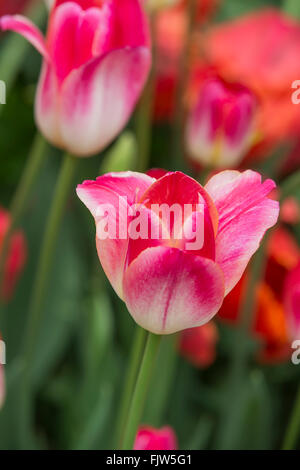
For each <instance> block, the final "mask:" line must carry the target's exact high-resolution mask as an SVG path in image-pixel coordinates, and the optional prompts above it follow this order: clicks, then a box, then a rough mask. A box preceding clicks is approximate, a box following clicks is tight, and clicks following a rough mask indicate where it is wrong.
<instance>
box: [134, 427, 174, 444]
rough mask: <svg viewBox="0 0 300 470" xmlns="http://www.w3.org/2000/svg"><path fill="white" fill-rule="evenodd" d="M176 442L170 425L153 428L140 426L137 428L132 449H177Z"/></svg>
mask: <svg viewBox="0 0 300 470" xmlns="http://www.w3.org/2000/svg"><path fill="white" fill-rule="evenodd" d="M177 449H178V444H177V439H176V436H175V433H174V431H173V429H172V428H171V427H170V426H164V427H163V428H161V429H155V428H152V427H150V426H142V427H140V429H139V430H138V433H137V436H136V439H135V444H134V450H177Z"/></svg>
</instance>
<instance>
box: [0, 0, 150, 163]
mask: <svg viewBox="0 0 300 470" xmlns="http://www.w3.org/2000/svg"><path fill="white" fill-rule="evenodd" d="M0 27H1V29H2V30H14V31H16V32H18V33H20V34H22V35H23V36H24V37H25V38H26V39H28V40H29V41H30V42H31V43H32V44H33V45H34V46H35V47H36V48H37V50H38V51H39V52H40V53H41V54H42V56H43V59H44V60H43V66H42V71H41V76H40V80H39V85H38V90H37V96H36V105H35V115H36V121H37V124H38V126H39V128H40V130H41V132H42V133H43V134H44V135H45V137H46V138H47V139H48V140H49V141H50V142H51V143H53V144H54V145H57V146H58V147H61V148H63V149H65V150H67V151H68V152H71V153H73V154H74V155H78V156H88V155H92V154H95V153H97V152H99V151H100V150H102V149H103V148H104V147H106V146H107V145H108V144H109V143H110V142H111V141H112V140H113V139H114V138H115V137H116V136H117V134H118V133H119V132H120V131H121V129H122V128H123V127H124V126H125V124H126V122H127V120H128V119H129V117H130V115H131V113H132V111H133V108H134V106H135V104H136V101H137V99H138V97H139V95H140V93H141V91H142V89H143V86H144V84H145V81H146V78H147V76H148V72H149V69H150V64H151V52H150V37H149V28H148V22H147V18H146V14H145V12H144V11H143V8H142V6H141V2H140V0H122V1H121V2H120V1H119V0H73V1H67V0H56V2H55V4H54V5H53V8H52V9H51V13H50V19H49V26H48V32H47V38H46V40H45V39H44V38H43V37H42V34H41V33H40V31H39V30H38V29H37V28H36V27H35V26H34V25H33V24H32V23H31V22H30V21H29V20H27V19H26V18H23V17H20V16H4V17H2V18H1V19H0Z"/></svg>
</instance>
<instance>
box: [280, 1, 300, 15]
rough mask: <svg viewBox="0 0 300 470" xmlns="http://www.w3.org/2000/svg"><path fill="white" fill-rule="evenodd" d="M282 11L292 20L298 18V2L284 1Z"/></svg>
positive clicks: (299, 9) (299, 12)
mask: <svg viewBox="0 0 300 470" xmlns="http://www.w3.org/2000/svg"><path fill="white" fill-rule="evenodd" d="M283 11H284V12H285V13H286V14H288V15H290V16H293V17H294V18H300V6H299V0H284V2H283Z"/></svg>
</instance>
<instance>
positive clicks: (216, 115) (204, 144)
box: [186, 79, 256, 168]
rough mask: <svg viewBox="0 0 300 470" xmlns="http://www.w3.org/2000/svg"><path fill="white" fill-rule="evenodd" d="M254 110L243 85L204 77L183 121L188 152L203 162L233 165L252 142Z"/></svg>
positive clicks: (252, 102)
mask: <svg viewBox="0 0 300 470" xmlns="http://www.w3.org/2000/svg"><path fill="white" fill-rule="evenodd" d="M255 110H256V99H255V98H254V96H253V94H252V93H251V92H250V91H248V90H247V89H245V88H244V87H241V86H230V87H229V86H226V85H225V84H224V83H223V82H222V81H221V80H217V79H215V80H209V81H207V82H206V83H205V84H204V85H203V87H202V89H201V92H200V94H199V97H198V102H197V104H196V106H195V108H194V109H193V110H192V112H191V113H190V116H189V119H188V123H187V131H186V144H187V149H188V153H189V156H190V157H191V158H192V159H193V160H196V161H197V162H198V163H201V164H203V165H209V166H214V167H223V168H225V167H235V166H237V164H238V163H239V162H240V161H241V160H242V158H243V157H244V156H245V154H246V152H247V151H248V150H249V149H250V147H251V145H252V143H253V137H254V131H255V129H254V118H255Z"/></svg>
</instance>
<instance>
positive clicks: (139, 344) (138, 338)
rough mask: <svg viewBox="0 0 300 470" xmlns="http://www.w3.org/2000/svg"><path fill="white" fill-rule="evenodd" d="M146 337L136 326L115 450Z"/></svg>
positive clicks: (124, 422)
mask: <svg viewBox="0 0 300 470" xmlns="http://www.w3.org/2000/svg"><path fill="white" fill-rule="evenodd" d="M146 336H147V332H146V330H144V328H141V327H140V326H138V325H136V329H135V336H134V341H133V345H132V348H131V353H130V359H129V365H128V369H127V372H126V378H125V387H124V390H123V393H122V398H121V402H120V407H119V411H118V414H117V421H116V425H117V428H116V434H115V436H116V437H115V444H116V446H117V448H118V447H119V448H120V447H121V446H122V440H123V435H124V428H125V425H126V420H127V418H128V412H129V407H130V403H131V398H132V394H133V390H134V385H135V382H136V378H137V374H138V370H139V366H140V364H141V358H142V355H143V352H144V349H145V343H146Z"/></svg>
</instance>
